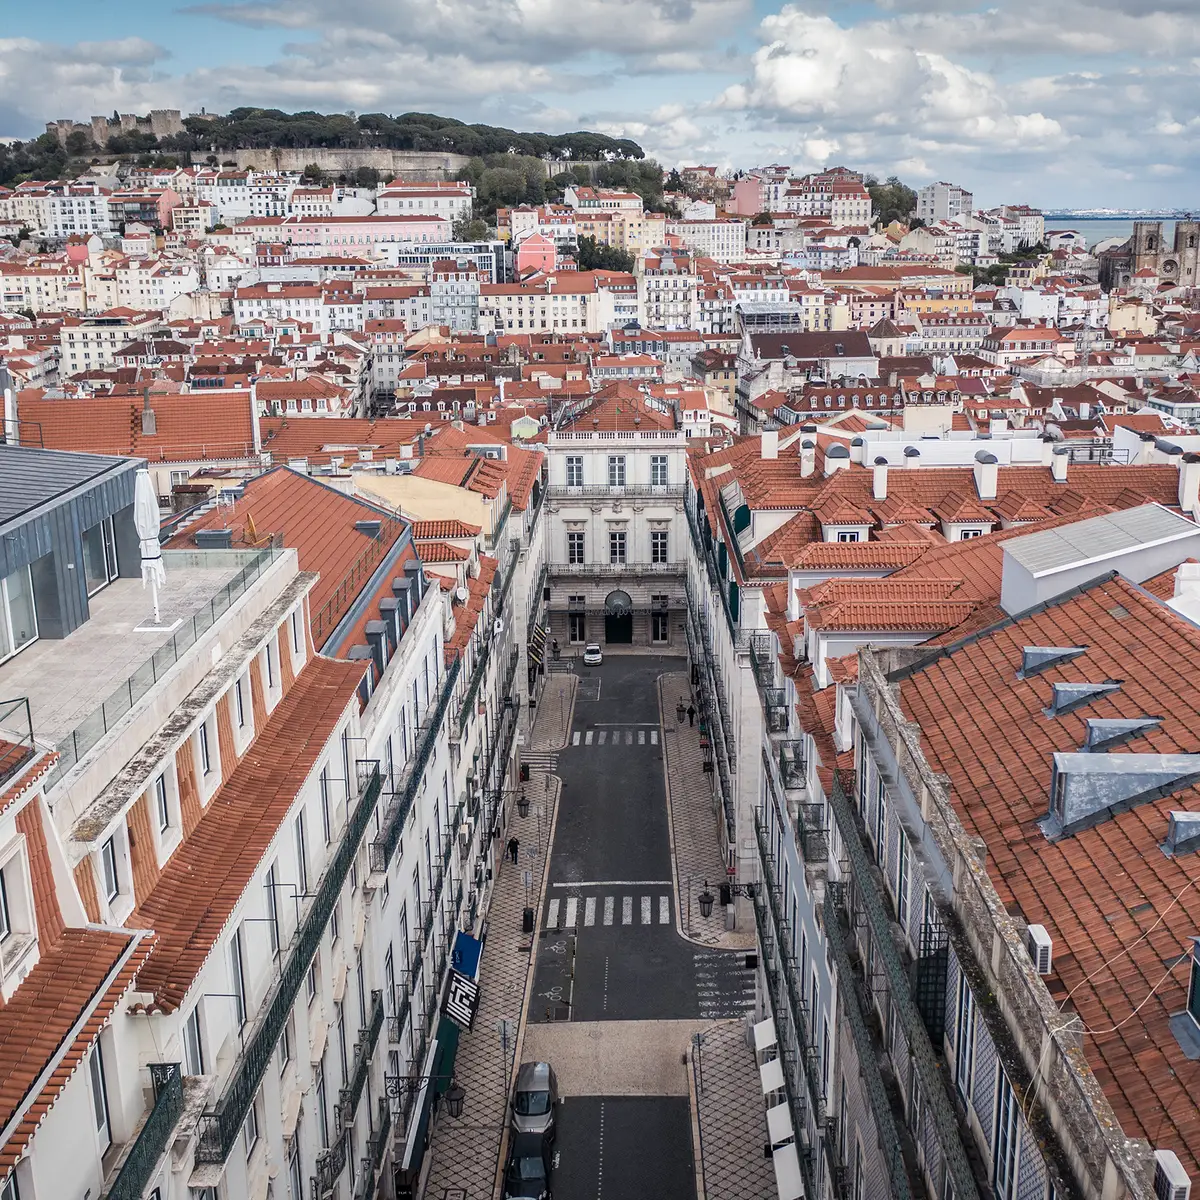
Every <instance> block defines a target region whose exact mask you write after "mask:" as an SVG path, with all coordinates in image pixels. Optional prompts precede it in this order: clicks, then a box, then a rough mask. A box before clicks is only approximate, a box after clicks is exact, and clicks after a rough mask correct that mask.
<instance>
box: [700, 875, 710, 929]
mask: <svg viewBox="0 0 1200 1200" xmlns="http://www.w3.org/2000/svg"><path fill="white" fill-rule="evenodd" d="M697 900H698V901H699V903H700V915H701V916H702V917H703V918H704V919H705V920H706V921H707V920H708V918H709V917H711V916H712V910H713V894H712V892H710V891H709V890H708V880H707V879H706V880H705V881H704V891H702V892H701V893H700V895H699V896H698V897H697Z"/></svg>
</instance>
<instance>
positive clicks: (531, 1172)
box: [504, 1133, 553, 1200]
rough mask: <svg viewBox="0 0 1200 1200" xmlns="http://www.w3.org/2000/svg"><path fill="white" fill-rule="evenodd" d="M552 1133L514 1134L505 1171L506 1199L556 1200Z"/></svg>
mask: <svg viewBox="0 0 1200 1200" xmlns="http://www.w3.org/2000/svg"><path fill="white" fill-rule="evenodd" d="M552 1158H553V1151H552V1150H551V1148H550V1135H549V1134H548V1133H514V1134H513V1135H512V1145H511V1146H510V1147H509V1151H508V1166H507V1167H505V1169H504V1196H505V1200H552V1198H551V1195H550V1166H551V1160H552Z"/></svg>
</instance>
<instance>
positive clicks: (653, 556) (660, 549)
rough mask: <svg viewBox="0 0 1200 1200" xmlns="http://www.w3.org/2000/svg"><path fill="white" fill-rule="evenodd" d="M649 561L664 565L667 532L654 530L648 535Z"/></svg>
mask: <svg viewBox="0 0 1200 1200" xmlns="http://www.w3.org/2000/svg"><path fill="white" fill-rule="evenodd" d="M650 561H651V562H652V563H665V562H666V561H667V531H666V530H665V529H655V530H653V531H651V534H650Z"/></svg>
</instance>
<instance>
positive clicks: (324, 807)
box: [321, 713, 404, 846]
mask: <svg viewBox="0 0 1200 1200" xmlns="http://www.w3.org/2000/svg"><path fill="white" fill-rule="evenodd" d="M403 715H404V714H403V713H401V716H403ZM389 744H390V743H389ZM321 832H322V833H324V834H325V845H327V846H328V845H329V843H330V842H332V841H333V812H332V811H331V809H330V804H329V767H328V765H326V766H324V767H322V768H321Z"/></svg>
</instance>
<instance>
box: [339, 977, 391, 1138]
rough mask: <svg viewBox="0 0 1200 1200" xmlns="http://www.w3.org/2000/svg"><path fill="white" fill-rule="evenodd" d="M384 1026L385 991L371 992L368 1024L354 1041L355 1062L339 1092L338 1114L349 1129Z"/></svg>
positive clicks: (344, 1126)
mask: <svg viewBox="0 0 1200 1200" xmlns="http://www.w3.org/2000/svg"><path fill="white" fill-rule="evenodd" d="M382 1028H383V993H382V992H380V991H375V992H372V993H371V1007H370V1010H369V1011H368V1013H367V1023H366V1025H365V1026H364V1027H363V1028H362V1029H360V1030H359V1031H358V1040H357V1041H356V1042H355V1043H354V1063H353V1066H352V1067H351V1068H350V1078H349V1079H348V1080H347V1081H346V1086H345V1087H344V1088H342V1089H341V1091H340V1092H339V1093H338V1116H339V1117H340V1119H341V1123H342V1128H343V1129H349V1128H350V1127H351V1126H352V1125H353V1124H354V1114H355V1112H356V1111H357V1109H358V1102H359V1100H361V1099H362V1094H363V1089H364V1088H365V1087H366V1086H367V1074H368V1072H369V1071H370V1069H371V1056H372V1055H373V1054H374V1053H375V1046H376V1043H378V1041H379V1031H380V1030H381V1029H382Z"/></svg>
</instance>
